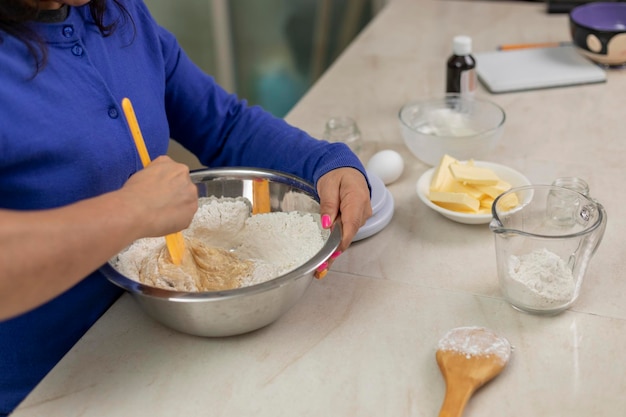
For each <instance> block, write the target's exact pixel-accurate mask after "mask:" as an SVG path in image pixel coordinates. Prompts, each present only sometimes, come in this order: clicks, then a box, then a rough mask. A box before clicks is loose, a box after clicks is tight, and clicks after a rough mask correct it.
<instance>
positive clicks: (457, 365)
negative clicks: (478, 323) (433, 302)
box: [436, 327, 511, 417]
mask: <svg viewBox="0 0 626 417" xmlns="http://www.w3.org/2000/svg"><path fill="white" fill-rule="evenodd" d="M510 356H511V345H510V344H509V342H508V341H507V340H506V339H505V338H503V337H500V336H498V335H497V334H495V333H494V332H492V331H491V330H488V329H485V328H483V327H459V328H456V329H453V330H450V331H449V332H448V333H447V334H446V335H445V336H444V337H443V338H442V339H441V340H440V341H439V346H438V349H437V353H436V358H437V364H438V365H439V369H440V370H441V373H442V374H443V377H444V379H445V381H446V395H445V398H444V400H443V404H442V406H441V410H440V412H439V417H461V416H462V415H463V411H464V410H465V406H466V404H467V401H468V400H469V399H470V397H471V396H472V394H473V393H474V392H475V391H476V390H477V389H478V388H480V387H481V386H483V385H484V384H486V383H487V382H489V381H490V380H492V379H493V378H495V377H496V376H497V375H498V374H499V373H500V372H501V371H502V370H503V369H504V367H505V366H506V364H507V363H508V361H509V358H510Z"/></svg>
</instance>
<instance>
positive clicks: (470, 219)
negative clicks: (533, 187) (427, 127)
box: [417, 161, 530, 224]
mask: <svg viewBox="0 0 626 417" xmlns="http://www.w3.org/2000/svg"><path fill="white" fill-rule="evenodd" d="M474 164H475V165H476V166H478V167H483V168H489V169H491V170H492V171H493V172H495V173H496V175H497V176H498V177H500V179H502V180H503V181H506V182H508V183H509V184H511V186H512V187H521V186H523V185H530V181H529V180H528V178H526V177H525V176H524V175H523V174H522V173H520V172H518V171H516V170H514V169H513V168H509V167H507V166H505V165H500V164H496V163H493V162H485V161H474ZM435 169H436V167H433V168H431V169H429V170H428V171H426V172H424V173H423V174H422V176H421V177H420V178H419V180H418V181H417V195H418V197H419V198H420V200H422V202H424V204H426V205H427V206H428V207H430V208H431V209H433V210H435V211H436V212H438V213H440V214H441V215H443V216H445V217H447V218H448V219H450V220H454V221H455V222H459V223H465V224H485V223H489V222H490V221H491V218H492V216H491V213H489V214H471V213H458V212H456V211H452V210H447V209H445V208H443V207H439V206H438V205H436V204H435V203H433V202H432V201H430V200H429V199H428V190H429V188H430V182H431V180H432V178H433V173H434V172H435Z"/></svg>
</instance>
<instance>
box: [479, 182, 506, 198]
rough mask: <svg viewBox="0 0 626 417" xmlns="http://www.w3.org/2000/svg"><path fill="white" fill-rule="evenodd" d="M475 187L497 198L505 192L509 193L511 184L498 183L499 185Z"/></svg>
mask: <svg viewBox="0 0 626 417" xmlns="http://www.w3.org/2000/svg"><path fill="white" fill-rule="evenodd" d="M475 187H476V188H477V189H479V190H481V191H482V192H484V193H485V194H487V195H488V196H489V197H491V198H496V197H497V196H499V195H500V194H502V193H503V192H505V191H509V190H510V189H511V184H509V183H508V182H506V181H502V180H500V181H498V183H497V184H493V185H475Z"/></svg>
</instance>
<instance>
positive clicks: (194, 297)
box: [99, 167, 342, 302]
mask: <svg viewBox="0 0 626 417" xmlns="http://www.w3.org/2000/svg"><path fill="white" fill-rule="evenodd" d="M190 176H191V180H192V181H193V182H195V183H199V182H202V181H205V180H207V179H218V178H219V179H267V180H269V181H271V182H280V183H283V184H288V185H297V186H299V187H300V188H301V189H302V190H303V191H305V192H306V193H307V194H308V195H309V196H310V197H312V198H313V199H314V200H315V201H317V202H319V196H318V195H317V193H316V192H315V188H314V186H313V185H312V184H311V183H310V182H308V181H306V180H304V179H302V178H300V177H297V176H295V175H292V174H289V173H286V172H281V171H276V170H272V169H264V168H249V167H235V168H201V169H197V170H193V171H191V172H190ZM341 236H342V227H341V223H340V222H335V223H334V224H333V226H332V228H331V231H330V234H329V235H328V239H327V240H326V242H325V243H324V246H322V248H321V249H320V250H319V251H318V252H317V253H316V254H315V255H314V256H313V257H312V258H311V259H309V260H308V261H306V262H305V263H304V264H302V265H300V266H299V267H297V268H295V269H293V270H291V271H289V272H287V273H286V274H284V275H281V276H278V277H276V278H273V279H270V280H269V281H265V282H261V283H259V284H254V285H249V286H245V287H240V288H234V289H230V290H224V291H203V292H187V291H171V290H166V289H163V288H158V287H152V286H149V285H145V284H142V283H141V282H138V281H135V280H133V279H131V278H128V277H126V276H124V275H122V274H121V273H120V272H118V271H117V269H115V268H114V267H113V266H112V265H111V261H109V262H107V263H106V264H104V265H102V266H101V267H100V268H99V270H100V272H102V274H103V275H104V276H105V277H106V278H107V279H108V280H109V281H110V282H112V283H113V284H115V285H117V286H118V287H120V288H122V289H124V290H126V291H128V292H129V293H131V295H133V296H135V295H141V296H145V297H151V298H156V299H160V300H168V301H184V302H190V301H191V302H194V301H195V302H203V301H207V300H212V299H220V300H222V299H228V298H235V297H240V296H241V295H244V294H245V295H252V294H257V293H262V292H266V291H269V290H271V289H274V288H277V287H280V286H283V285H287V284H288V283H289V282H290V281H292V280H297V279H305V278H307V275H308V274H311V273H312V272H313V271H314V270H315V269H317V268H318V267H319V266H320V265H321V264H322V263H323V262H325V261H326V260H327V259H328V258H329V257H330V256H331V255H332V254H333V253H334V252H335V251H336V250H337V248H338V247H339V244H340V243H341ZM308 278H312V276H310V277H308Z"/></svg>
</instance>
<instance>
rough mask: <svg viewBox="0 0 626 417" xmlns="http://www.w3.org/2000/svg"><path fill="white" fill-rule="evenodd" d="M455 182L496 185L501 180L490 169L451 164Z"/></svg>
mask: <svg viewBox="0 0 626 417" xmlns="http://www.w3.org/2000/svg"><path fill="white" fill-rule="evenodd" d="M449 168H450V172H452V176H453V177H454V179H455V180H457V181H460V182H463V183H465V184H471V185H496V184H497V183H498V181H500V178H498V176H497V175H496V174H495V173H494V172H493V171H492V170H490V169H488V168H481V167H477V166H471V165H466V164H460V163H455V164H450V167H449Z"/></svg>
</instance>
